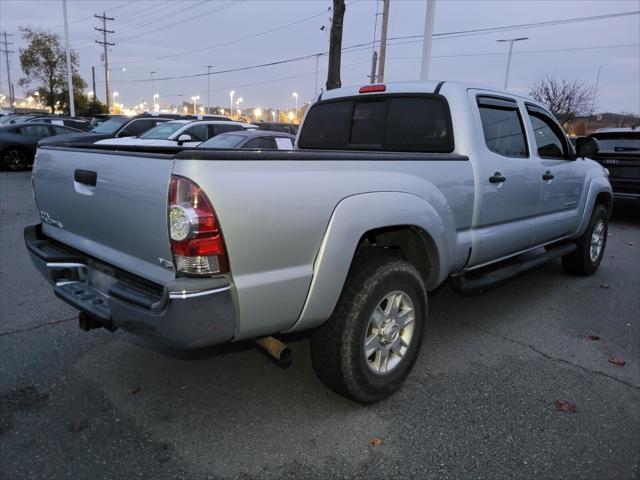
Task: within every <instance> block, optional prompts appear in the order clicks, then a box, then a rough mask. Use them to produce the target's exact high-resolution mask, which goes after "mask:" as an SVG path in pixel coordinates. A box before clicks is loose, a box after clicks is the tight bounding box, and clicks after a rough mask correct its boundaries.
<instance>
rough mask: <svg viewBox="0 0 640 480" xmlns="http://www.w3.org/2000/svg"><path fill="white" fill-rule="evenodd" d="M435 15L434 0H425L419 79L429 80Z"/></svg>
mask: <svg viewBox="0 0 640 480" xmlns="http://www.w3.org/2000/svg"><path fill="white" fill-rule="evenodd" d="M435 15H436V0H427V12H426V13H425V18H424V38H423V39H422V63H421V65H420V80H429V69H430V68H431V45H432V44H433V23H434V19H435Z"/></svg>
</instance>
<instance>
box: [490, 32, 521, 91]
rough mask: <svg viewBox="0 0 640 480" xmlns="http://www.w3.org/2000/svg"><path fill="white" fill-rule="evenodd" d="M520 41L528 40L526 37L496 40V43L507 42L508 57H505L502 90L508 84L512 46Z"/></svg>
mask: <svg viewBox="0 0 640 480" xmlns="http://www.w3.org/2000/svg"><path fill="white" fill-rule="evenodd" d="M522 40H529V38H528V37H518V38H501V39H500V40H496V42H509V55H508V56H507V71H506V72H505V73H504V87H503V88H504V89H505V90H506V89H507V85H508V84H509V70H511V54H512V53H513V44H514V43H515V42H520V41H522Z"/></svg>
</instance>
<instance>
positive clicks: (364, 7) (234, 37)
mask: <svg viewBox="0 0 640 480" xmlns="http://www.w3.org/2000/svg"><path fill="white" fill-rule="evenodd" d="M331 3H332V2H331V1H330V0H288V1H286V0H285V1H270V0H220V1H213V0H181V1H179V0H157V1H156V0H154V1H150V0H125V1H123V0H100V1H93V0H68V2H67V5H68V7H67V8H68V16H69V22H70V23H69V29H70V42H71V47H72V48H73V49H74V50H76V51H77V53H78V54H79V57H80V74H81V75H82V76H83V78H84V79H85V81H86V82H87V84H88V88H87V90H91V88H92V87H91V66H95V67H96V80H97V83H96V91H97V94H98V98H99V99H101V100H103V101H104V95H105V93H104V82H103V78H104V71H103V70H102V68H103V67H102V60H101V51H102V47H101V46H99V45H97V44H96V43H94V40H96V39H97V38H98V32H96V31H95V30H94V27H96V26H98V25H99V20H98V19H96V18H94V17H93V15H94V14H98V13H102V12H103V11H104V12H106V14H107V16H110V17H113V18H114V19H115V20H114V21H110V22H108V26H107V28H108V29H110V30H115V32H116V33H115V34H113V35H109V41H111V42H114V43H115V46H113V47H111V48H110V51H109V67H110V70H112V71H110V74H109V75H110V79H111V91H112V92H113V91H117V92H118V102H121V103H124V104H126V105H133V104H138V103H140V102H141V101H146V102H148V103H151V97H152V95H153V94H154V93H157V94H158V95H159V97H160V99H159V101H160V104H161V105H165V104H167V103H173V104H179V103H181V102H182V101H183V100H184V101H190V100H189V99H190V98H191V97H193V96H195V95H198V96H199V97H200V100H199V102H201V103H205V104H206V103H207V97H208V95H210V104H211V106H215V105H220V106H224V107H228V105H229V100H230V98H229V92H230V90H235V92H236V93H235V98H236V99H237V98H238V97H242V98H243V107H245V108H249V107H251V108H253V107H263V108H266V107H270V108H279V109H290V108H293V107H294V105H295V97H294V96H293V92H296V93H298V102H299V105H301V104H302V103H303V102H306V101H310V100H312V99H313V97H314V95H315V92H316V57H315V54H318V53H324V52H327V51H328V49H329V29H330V25H331V21H330V17H331V12H330V11H329V7H330V6H331ZM425 5H426V4H425V0H391V1H390V13H389V28H388V37H389V39H390V40H389V45H388V47H387V62H386V66H385V81H387V82H391V81H400V80H415V79H417V78H418V77H419V73H420V57H421V52H422V34H423V32H424V23H425V8H426V7H425ZM634 11H635V12H638V11H640V0H606V1H605V0H583V1H578V0H553V1H547V0H497V1H496V0H494V1H484V0H437V2H436V12H435V22H434V33H435V37H434V41H433V50H432V55H433V57H432V63H431V72H430V78H431V79H438V80H463V81H472V82H474V83H481V84H485V85H488V86H491V87H499V88H502V84H503V81H504V75H505V69H506V64H507V50H508V45H507V44H506V43H498V42H497V40H499V39H504V38H513V37H528V40H525V41H521V42H518V43H516V44H515V45H514V50H513V57H512V64H511V71H510V77H509V89H510V90H512V91H514V92H517V93H520V94H526V93H527V92H528V90H529V87H530V86H531V85H532V84H533V83H535V82H536V81H537V80H539V79H540V78H541V77H542V76H544V75H556V76H558V77H567V78H570V79H575V80H578V81H579V82H584V83H585V84H587V85H590V86H592V87H593V86H595V84H596V79H597V76H598V70H599V69H600V78H599V82H598V89H597V99H596V108H595V110H596V111H599V112H605V111H607V112H622V111H625V112H631V113H635V114H640V15H637V14H635V15H627V16H618V17H610V18H606V19H600V20H588V21H573V22H570V23H567V22H564V23H558V24H555V25H547V26H529V27H527V26H518V25H523V24H532V23H538V22H549V21H556V20H567V19H580V18H583V17H591V16H600V15H608V14H616V13H623V12H634ZM376 12H382V1H379V2H378V1H375V0H347V7H346V14H345V19H344V35H343V47H350V46H354V45H362V44H363V46H361V47H358V48H352V49H349V50H348V51H346V52H344V53H343V56H342V70H341V77H342V84H343V85H345V86H346V85H360V84H365V83H368V81H369V80H368V75H369V73H370V70H371V54H372V44H371V42H372V41H373V40H374V30H375V31H376V32H377V34H376V40H378V41H379V37H380V19H381V16H380V15H378V16H376ZM27 25H31V26H33V27H38V28H42V29H45V30H49V31H54V32H56V33H58V34H60V36H61V38H62V39H64V27H63V7H62V1H61V0H39V1H36V0H0V31H7V33H9V34H13V36H12V37H9V41H12V42H13V43H14V45H11V46H10V47H9V48H10V49H11V50H13V51H14V53H13V54H12V55H11V56H10V62H11V76H12V80H13V82H14V83H15V84H16V95H19V96H20V95H22V93H23V90H22V89H21V88H20V87H19V86H17V79H18V78H20V77H21V76H22V72H21V71H20V66H19V58H18V52H19V49H20V48H21V47H23V46H24V42H23V41H22V38H21V36H20V31H19V27H21V26H27ZM503 26H516V27H515V28H513V29H511V30H506V31H499V32H495V31H494V32H467V33H465V34H456V35H452V34H451V33H452V32H461V31H462V32H465V31H468V30H477V29H484V28H491V27H503ZM323 27H324V28H323ZM443 34H449V35H443ZM411 36H414V37H415V38H409V39H406V38H405V39H396V40H392V39H393V38H395V37H411ZM378 47H379V45H378V44H376V50H378V49H379V48H378ZM298 57H309V58H305V59H302V60H298V61H291V62H286V63H280V64H277V65H272V66H267V67H261V68H253V69H244V70H239V71H235V72H225V73H223V72H224V71H226V70H233V69H239V68H242V67H247V66H254V65H260V64H265V63H271V62H279V61H282V60H288V59H294V58H298ZM208 65H211V68H210V72H212V74H211V75H210V76H209V92H210V93H209V94H208V93H207V91H208V87H207V76H206V75H202V74H204V73H206V72H207V66H208ZM122 68H125V71H122ZM326 68H327V55H322V56H320V57H319V58H318V75H317V78H318V87H319V88H320V87H324V83H325V81H326ZM151 72H155V73H154V74H153V75H152V74H151ZM197 74H200V76H196V77H191V78H182V79H166V80H165V78H167V77H176V76H185V75H197ZM152 76H153V78H154V81H153V85H152V83H151V77H152ZM5 90H6V64H5V62H4V58H2V62H0V93H5V92H4V91H5Z"/></svg>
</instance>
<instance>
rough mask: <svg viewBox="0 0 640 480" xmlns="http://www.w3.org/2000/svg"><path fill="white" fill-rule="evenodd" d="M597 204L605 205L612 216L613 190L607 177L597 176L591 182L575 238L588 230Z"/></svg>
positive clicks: (608, 213)
mask: <svg viewBox="0 0 640 480" xmlns="http://www.w3.org/2000/svg"><path fill="white" fill-rule="evenodd" d="M596 205H603V206H604V207H605V208H606V209H607V215H608V216H611V212H612V210H613V192H612V190H611V184H610V183H609V180H607V178H606V177H596V178H594V179H592V180H591V182H590V183H589V190H588V193H587V198H586V201H585V207H584V211H583V212H582V218H581V220H580V225H579V226H578V230H577V231H576V234H575V235H574V237H575V238H577V237H580V236H581V235H582V234H583V233H584V232H585V231H586V229H587V226H588V225H589V220H590V219H591V215H592V214H593V210H594V208H595V207H596Z"/></svg>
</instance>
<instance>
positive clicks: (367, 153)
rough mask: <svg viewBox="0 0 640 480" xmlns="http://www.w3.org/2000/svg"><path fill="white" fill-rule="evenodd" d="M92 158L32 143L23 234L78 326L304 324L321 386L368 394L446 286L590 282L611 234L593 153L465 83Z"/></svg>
mask: <svg viewBox="0 0 640 480" xmlns="http://www.w3.org/2000/svg"><path fill="white" fill-rule="evenodd" d="M454 139H455V140H454ZM88 148H91V150H90V151H87V147H85V148H82V147H79V148H65V149H64V150H60V149H55V148H50V147H49V146H47V145H42V146H41V147H40V148H39V150H38V156H37V161H36V165H35V169H34V176H33V185H34V189H35V191H34V194H35V198H36V202H37V205H38V208H39V210H40V219H41V223H40V224H38V225H33V226H30V227H28V228H27V229H26V230H25V242H26V246H27V248H28V250H29V252H30V254H31V257H32V259H33V261H34V263H35V265H36V267H37V268H38V269H39V270H40V271H41V272H42V274H43V275H44V276H45V277H46V278H47V279H48V280H49V282H50V283H51V284H52V285H53V286H54V291H55V294H56V295H57V296H58V297H59V298H61V299H62V300H64V301H65V302H67V303H69V304H71V305H72V306H74V307H75V308H77V309H78V310H80V312H81V314H80V317H79V321H80V325H81V327H82V328H84V329H91V328H97V327H100V326H105V327H107V328H109V329H111V330H114V329H116V328H122V329H124V330H127V331H129V332H132V333H134V334H137V335H145V336H148V337H151V338H154V339H156V340H159V341H162V342H166V343H169V344H172V345H176V346H180V347H183V348H195V347H202V346H206V345H213V344H217V343H222V342H227V341H236V340H241V339H251V338H261V339H262V340H261V342H260V343H261V344H262V345H264V346H266V347H268V348H269V351H271V352H272V354H274V355H277V354H278V352H282V351H283V350H282V348H279V345H280V346H281V344H279V343H278V341H277V340H276V339H274V338H272V337H267V338H266V339H265V336H268V335H272V334H275V333H278V332H298V331H301V330H313V331H312V333H311V360H312V364H313V367H314V369H315V371H316V373H317V375H318V377H319V378H320V379H321V380H322V381H323V382H324V383H325V384H326V385H327V386H329V387H330V388H332V389H334V390H335V391H337V392H339V393H341V394H343V395H346V396H347V397H350V398H352V399H355V400H357V401H359V402H365V403H366V402H374V401H377V400H380V399H381V398H383V397H385V396H387V395H389V394H391V393H392V392H394V391H395V390H396V389H398V388H399V387H400V385H401V384H402V382H403V381H404V379H405V378H406V376H407V375H408V373H409V371H410V370H411V368H412V365H413V364H414V362H415V359H416V356H417V355H418V351H419V348H420V344H421V341H422V337H423V336H424V333H425V331H424V329H425V323H426V321H427V317H428V309H427V298H428V295H429V293H428V292H430V291H433V290H434V289H436V288H437V287H438V286H439V285H441V284H442V283H443V282H444V281H445V280H447V279H450V282H451V285H452V286H453V287H454V288H455V289H457V290H459V291H463V292H470V291H479V290H483V289H486V288H489V287H490V286H492V285H495V284H496V283H497V282H500V281H504V280H506V279H508V278H511V277H513V276H515V275H519V274H522V273H524V272H526V271H528V270H530V269H532V268H535V267H537V266H539V265H540V264H542V263H544V262H548V261H551V260H553V259H558V258H562V264H563V266H564V268H565V269H566V270H567V271H568V272H570V273H572V274H577V275H590V274H592V273H593V272H595V271H596V269H597V268H598V266H599V265H600V262H601V261H602V258H603V255H604V250H605V246H606V241H607V228H608V221H609V214H610V212H611V206H612V193H611V185H610V184H609V181H608V179H607V175H606V170H605V169H604V168H603V167H602V166H601V165H599V164H598V163H596V162H594V161H592V160H589V159H588V158H587V157H589V156H592V155H594V154H595V153H596V152H597V141H596V140H595V139H593V138H585V139H580V140H579V141H578V142H577V144H576V153H574V151H573V150H572V149H571V148H570V146H569V141H568V140H567V137H566V135H565V134H564V132H563V130H562V127H561V126H560V124H559V123H558V122H557V121H556V119H555V118H554V117H553V116H552V115H551V114H550V113H549V112H548V111H547V110H546V109H545V107H543V106H542V105H541V104H539V103H537V102H535V101H532V100H529V99H527V98H523V97H520V96H517V95H515V94H513V93H511V92H506V91H500V90H494V89H491V88H482V87H478V86H474V85H470V84H464V83H456V82H402V83H395V84H394V83H390V84H386V85H381V84H380V85H366V86H363V87H361V88H358V87H348V88H340V89H334V90H329V91H327V92H325V93H323V94H322V95H321V96H320V98H319V99H318V101H317V102H316V103H314V104H313V105H311V107H310V109H309V111H308V112H307V115H306V117H305V120H304V122H303V124H302V126H301V130H300V132H299V135H298V138H297V146H296V149H295V150H293V151H290V152H280V151H253V150H215V149H211V150H209V149H203V148H196V149H190V150H189V149H186V150H185V151H182V152H179V153H177V154H175V155H174V156H173V157H171V156H168V155H167V154H166V152H164V153H154V152H148V153H144V154H140V152H139V151H136V152H127V151H126V147H121V146H113V149H114V150H115V149H117V150H118V151H117V152H113V151H110V150H109V149H108V147H107V146H105V148H103V149H99V150H98V149H94V148H92V147H88ZM131 148H132V150H133V147H131ZM542 247H546V248H542ZM523 253H527V254H526V255H522V254H523ZM505 302H508V299H505ZM543 303H544V302H543V300H542V299H540V302H538V304H540V305H542V304H543ZM274 346H275V347H276V348H272V347H274Z"/></svg>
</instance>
